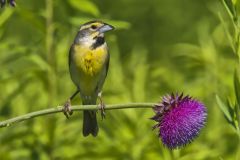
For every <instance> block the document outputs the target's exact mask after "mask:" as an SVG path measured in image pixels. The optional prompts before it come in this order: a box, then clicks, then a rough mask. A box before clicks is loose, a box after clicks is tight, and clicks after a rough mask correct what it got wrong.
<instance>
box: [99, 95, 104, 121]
mask: <svg viewBox="0 0 240 160" xmlns="http://www.w3.org/2000/svg"><path fill="white" fill-rule="evenodd" d="M98 98H99V101H100V104H99V106H100V111H101V117H102V120H103V119H105V118H106V113H105V104H104V102H103V100H102V92H100V93H98Z"/></svg>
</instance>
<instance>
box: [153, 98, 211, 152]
mask: <svg viewBox="0 0 240 160" xmlns="http://www.w3.org/2000/svg"><path fill="white" fill-rule="evenodd" d="M153 109H154V112H155V113H156V114H155V116H154V117H152V118H151V119H153V120H155V121H157V122H158V123H157V124H156V125H155V126H154V127H153V129H156V128H158V129H159V137H160V138H161V139H162V142H163V144H164V145H165V146H167V147H168V148H170V149H175V148H179V147H182V146H185V145H186V144H188V143H190V142H192V141H193V139H194V138H196V137H197V136H198V134H199V131H200V130H201V128H202V127H203V126H204V124H205V122H206V118H207V111H206V108H205V106H204V105H203V104H202V103H201V102H199V101H197V100H195V99H193V98H191V97H189V96H185V97H184V96H183V94H181V95H178V94H176V95H174V94H172V95H166V96H164V97H163V98H162V102H161V103H159V104H157V105H155V107H154V108H153Z"/></svg>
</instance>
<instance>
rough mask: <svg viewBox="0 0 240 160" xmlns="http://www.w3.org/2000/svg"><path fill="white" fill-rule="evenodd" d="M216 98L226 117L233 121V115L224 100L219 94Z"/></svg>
mask: <svg viewBox="0 0 240 160" xmlns="http://www.w3.org/2000/svg"><path fill="white" fill-rule="evenodd" d="M216 100H217V103H218V106H219V107H220V109H221V110H222V112H223V114H224V115H225V117H226V119H227V120H228V121H229V122H232V117H231V115H230V113H229V110H228V107H227V106H226V105H225V104H224V103H223V101H222V100H221V99H220V97H219V96H218V95H216Z"/></svg>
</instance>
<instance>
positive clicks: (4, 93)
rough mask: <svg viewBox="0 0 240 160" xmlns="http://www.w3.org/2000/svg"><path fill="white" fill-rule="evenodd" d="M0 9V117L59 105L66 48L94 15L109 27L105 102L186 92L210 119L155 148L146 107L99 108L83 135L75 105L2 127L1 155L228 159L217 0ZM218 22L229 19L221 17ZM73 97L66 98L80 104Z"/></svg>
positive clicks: (73, 0)
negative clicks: (182, 140)
mask: <svg viewBox="0 0 240 160" xmlns="http://www.w3.org/2000/svg"><path fill="white" fill-rule="evenodd" d="M16 2H17V6H16V7H15V8H12V7H8V6H6V7H4V8H1V9H0V120H5V119H8V118H10V117H14V116H18V115H21V114H25V113H28V112H31V111H36V110H40V109H46V108H49V107H55V106H57V105H62V104H64V102H65V101H66V100H67V98H68V97H69V96H70V95H71V93H72V92H74V91H75V86H74V85H73V83H72V81H71V80H70V76H69V73H68V64H67V63H68V50H69V48H70V45H71V43H72V42H73V39H74V37H75V35H76V33H77V31H78V29H79V26H80V25H81V24H82V23H84V22H87V21H89V20H94V19H100V20H103V21H106V22H108V23H110V24H112V25H114V26H115V27H116V28H117V29H116V30H115V31H114V32H111V33H107V36H106V39H107V42H108V45H109V48H110V54H111V61H110V70H109V74H108V77H107V80H106V83H105V85H104V89H103V98H104V100H105V103H106V104H114V103H127V102H159V101H160V97H161V96H162V95H164V94H166V93H171V92H184V93H185V94H190V95H191V96H193V97H196V98H197V99H199V100H201V101H203V102H204V103H205V105H206V106H207V108H208V114H209V115H208V123H207V125H206V127H205V128H204V129H203V130H202V132H201V134H200V136H199V137H198V138H197V139H196V140H195V141H194V142H193V143H191V144H190V145H187V146H186V147H184V148H183V149H180V150H175V151H170V150H168V149H166V148H165V147H163V145H162V143H161V141H160V140H159V139H158V137H157V132H156V131H152V130H151V127H152V126H153V125H154V124H155V123H154V122H153V121H150V120H149V117H151V116H153V112H152V110H151V109H128V110H114V111H107V118H106V119H105V120H103V121H102V120H101V119H100V116H98V118H99V126H100V132H99V135H98V137H96V138H93V137H91V136H90V137H87V138H84V137H83V136H82V113H81V112H75V113H74V115H73V116H72V117H71V119H69V120H67V119H66V118H65V117H64V115H63V114H55V115H51V116H44V117H39V118H36V119H33V120H30V121H26V122H23V123H19V124H16V125H13V126H10V127H7V128H1V129H0V159H1V160H22V159H24V160H25V159H26V160H28V159H29V160H30V159H31V160H38V159H41V160H48V159H54V160H55V159H56V160H75V159H81V160H85V159H86V160H88V159H104V160H105V159H106V160H108V159H109V160H111V159H116V160H130V159H133V160H152V159H154V160H155V159H159V160H163V159H165V160H170V159H181V160H201V159H207V160H211V159H213V160H215V159H220V160H222V159H224V160H225V159H226V160H234V159H236V160H237V159H238V158H239V157H238V158H237V151H238V149H237V146H238V143H239V142H238V137H237V135H236V134H235V132H234V130H233V128H232V127H231V126H230V125H228V123H227V122H226V121H225V119H224V116H223V114H222V113H221V111H220V109H219V108H218V106H217V104H216V100H215V94H218V95H220V96H221V97H223V96H225V95H229V97H230V98H231V97H233V93H234V92H233V72H234V66H235V59H236V56H235V55H234V54H233V52H232V50H231V48H230V45H229V42H228V39H227V37H226V35H225V32H224V27H223V25H222V23H221V21H220V20H219V13H222V14H223V15H225V10H224V9H223V7H222V4H221V2H220V1H219V0H201V1H194V0H181V1H179V0H148V1H144V0H131V1H130V0H118V1H113V0H101V1H98V0H92V1H91V0H65V1H60V0H46V1H34V0H17V1H16ZM226 23H228V22H227V20H226ZM80 103H81V100H80V98H76V99H75V101H74V103H73V104H80Z"/></svg>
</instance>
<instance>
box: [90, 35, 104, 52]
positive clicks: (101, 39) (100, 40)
mask: <svg viewBox="0 0 240 160" xmlns="http://www.w3.org/2000/svg"><path fill="white" fill-rule="evenodd" d="M95 39H96V41H95V42H94V43H93V44H92V49H96V48H98V47H100V46H101V45H103V44H104V43H105V39H104V37H102V36H101V37H96V38H95Z"/></svg>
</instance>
